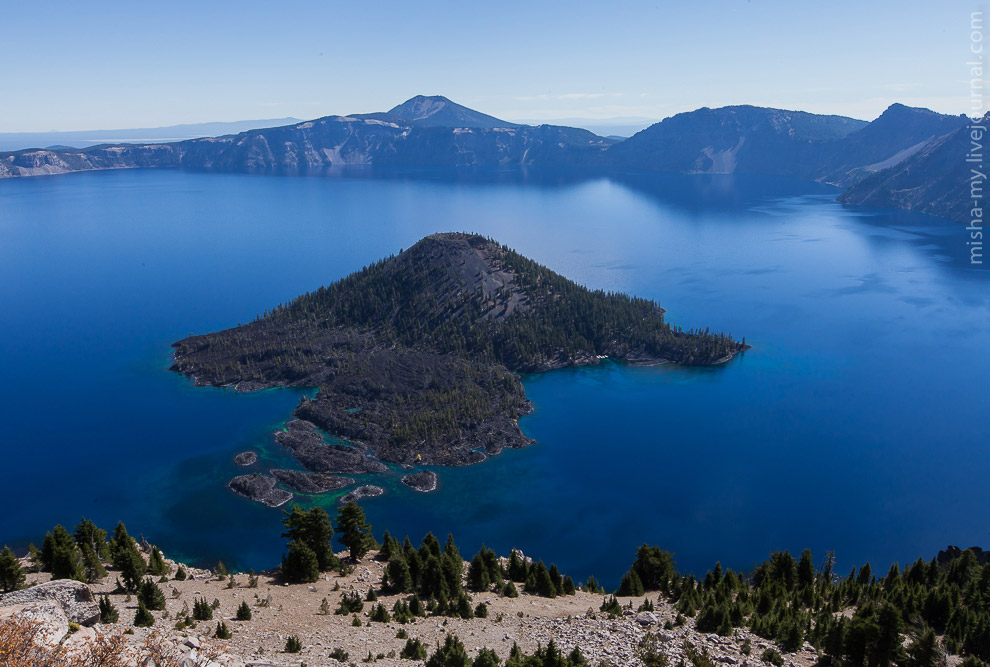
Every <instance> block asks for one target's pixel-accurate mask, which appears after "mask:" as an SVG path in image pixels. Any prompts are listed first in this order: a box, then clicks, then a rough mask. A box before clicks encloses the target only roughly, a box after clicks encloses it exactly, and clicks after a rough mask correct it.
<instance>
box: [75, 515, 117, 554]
mask: <svg viewBox="0 0 990 667" xmlns="http://www.w3.org/2000/svg"><path fill="white" fill-rule="evenodd" d="M72 536H73V537H74V538H75V540H76V544H77V545H78V546H79V548H80V549H81V550H83V551H85V549H86V547H89V548H90V549H92V551H93V553H94V554H96V557H97V559H99V560H110V545H109V544H108V543H107V531H105V530H101V529H100V528H98V527H97V526H96V524H94V523H93V522H92V521H88V520H87V519H85V518H83V519H82V520H81V521H80V522H79V525H78V526H76V529H75V530H74V531H73V532H72Z"/></svg>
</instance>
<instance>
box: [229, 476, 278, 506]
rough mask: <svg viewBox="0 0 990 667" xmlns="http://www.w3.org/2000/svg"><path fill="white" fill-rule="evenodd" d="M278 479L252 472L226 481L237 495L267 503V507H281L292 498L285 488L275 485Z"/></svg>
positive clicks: (263, 503)
mask: <svg viewBox="0 0 990 667" xmlns="http://www.w3.org/2000/svg"><path fill="white" fill-rule="evenodd" d="M277 483H278V480H276V479H275V478H274V477H270V476H269V475H262V474H260V473H254V474H252V475H240V476H239V477H235V478H234V479H232V480H230V481H229V482H227V487H228V488H229V489H230V490H231V491H233V492H234V493H236V494H237V495H239V496H244V497H245V498H249V499H250V500H254V501H256V502H259V503H261V504H262V505H268V506H269V507H281V506H282V505H284V504H285V503H287V502H289V501H290V500H292V494H291V493H289V492H288V491H286V490H285V489H280V488H278V487H277V486H276V484H277Z"/></svg>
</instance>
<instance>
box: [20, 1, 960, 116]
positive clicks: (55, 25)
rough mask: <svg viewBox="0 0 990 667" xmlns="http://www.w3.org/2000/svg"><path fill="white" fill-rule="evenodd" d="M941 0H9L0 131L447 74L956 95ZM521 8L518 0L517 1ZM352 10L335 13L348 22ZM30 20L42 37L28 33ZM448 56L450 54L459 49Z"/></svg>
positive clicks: (675, 92) (407, 83)
mask: <svg viewBox="0 0 990 667" xmlns="http://www.w3.org/2000/svg"><path fill="white" fill-rule="evenodd" d="M949 6H950V7H952V8H954V9H950V10H949V11H946V8H947V5H946V3H942V4H939V5H932V4H931V3H923V2H908V3H896V4H895V3H870V4H869V5H866V4H864V3H855V4H854V3H852V2H838V3H832V4H830V5H828V6H827V8H823V7H822V6H817V5H816V6H807V5H800V6H798V5H793V4H791V3H785V2H776V1H771V2H767V1H761V0H756V1H753V2H736V1H728V0H727V1H724V2H720V3H718V4H717V5H715V6H711V5H705V6H691V5H669V4H665V5H661V6H655V5H653V4H651V3H646V2H630V3H625V4H623V5H622V6H620V7H617V8H610V10H609V13H608V14H606V15H603V14H602V11H601V7H600V5H597V4H592V3H569V4H566V5H563V4H555V3H542V4H538V5H532V4H525V5H523V4H522V3H518V5H517V4H515V3H513V2H509V3H504V4H503V5H502V6H501V7H502V10H501V11H492V10H490V9H489V8H486V7H476V6H463V5H460V4H456V5H455V4H454V3H449V2H437V3H433V4H432V5H431V7H429V8H424V9H422V10H420V11H417V12H409V11H408V10H407V8H406V7H405V6H404V5H399V4H396V3H391V2H386V3H384V4H383V5H380V6H376V7H374V8H369V7H365V6H362V5H336V4H323V3H315V2H309V1H308V0H307V1H303V2H295V3H292V4H290V5H288V6H284V7H280V10H281V12H282V14H283V15H285V16H295V17H305V20H293V21H282V22H280V21H277V20H276V21H273V20H272V16H271V13H270V11H269V8H268V7H267V6H266V5H261V4H260V3H254V2H248V3H245V4H244V5H243V6H242V8H241V9H242V10H241V11H239V12H238V13H236V14H234V13H230V12H228V11H225V10H224V9H223V8H218V7H215V6H210V5H202V3H196V4H194V3H191V2H187V1H184V0H181V1H179V2H176V3H171V4H169V5H168V6H141V7H140V8H138V7H134V6H132V5H129V4H127V3H119V2H109V3H104V4H103V5H101V9H100V10H98V11H94V10H93V9H91V8H90V7H88V6H82V5H75V4H68V3H66V4H65V5H63V6H61V7H59V9H58V11H52V10H51V9H50V7H49V6H39V5H32V4H29V3H26V4H19V5H14V6H11V7H9V8H7V11H6V12H5V28H6V30H5V34H6V36H7V38H8V48H9V50H11V51H12V52H13V53H31V54H32V55H31V57H30V58H22V59H18V61H17V63H16V66H10V67H6V68H3V70H2V71H0V86H2V89H3V90H4V91H5V95H4V96H3V98H2V99H0V119H2V120H0V132H49V131H53V130H57V131H62V132H66V131H83V130H92V129H94V128H137V127H162V126H170V125H178V124H188V123H201V122H223V121H225V120H229V119H244V118H272V117H289V116H291V117H296V118H305V119H310V118H317V117H321V116H326V115H332V114H342V113H366V112H374V111H383V110H387V109H389V108H391V107H392V106H394V105H395V104H398V103H399V102H401V101H402V100H405V99H408V98H409V97H412V96H413V95H416V94H442V95H444V96H446V97H448V98H450V99H452V100H454V101H456V102H458V103H460V104H463V105H465V106H468V107H471V108H474V109H478V110H480V111H483V112H485V113H488V114H491V115H494V116H497V117H499V118H503V119H505V120H516V119H530V120H534V121H543V122H546V121H550V120H555V119H561V118H583V119H589V120H594V119H600V120H606V119H611V118H615V117H639V118H653V119H656V120H660V119H661V118H665V117H667V116H671V115H674V114H676V113H679V112H682V111H689V110H692V109H697V108H700V107H712V108H714V107H721V106H727V105H736V104H752V105H756V106H767V107H776V108H782V109H790V110H799V111H808V112H811V113H825V114H838V115H844V116H850V117H853V118H861V119H864V120H870V119H872V118H875V117H877V116H878V115H879V114H880V113H881V112H882V111H883V110H884V109H886V108H887V107H888V106H889V105H890V104H891V103H894V102H900V103H902V104H905V105H908V106H921V107H926V108H930V109H933V110H934V111H939V112H942V113H950V114H960V113H972V110H971V109H970V108H969V78H970V73H969V71H968V68H967V67H966V64H965V63H966V61H967V58H968V56H969V48H970V42H969V25H970V14H971V12H973V11H976V10H978V9H979V6H977V5H972V4H970V3H968V2H965V3H964V2H961V1H960V0H956V1H954V2H952V3H949ZM521 17H524V18H521ZM345 27H346V29H345ZM39 35H40V36H43V37H44V41H45V45H46V48H45V49H38V48H37V40H38V39H39ZM453 56H456V57H453Z"/></svg>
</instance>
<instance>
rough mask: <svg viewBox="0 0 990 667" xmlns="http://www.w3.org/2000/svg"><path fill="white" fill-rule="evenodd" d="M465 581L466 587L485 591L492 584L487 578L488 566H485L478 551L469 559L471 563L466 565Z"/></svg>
mask: <svg viewBox="0 0 990 667" xmlns="http://www.w3.org/2000/svg"><path fill="white" fill-rule="evenodd" d="M467 581H468V588H470V589H471V590H472V591H479V592H481V591H487V590H488V589H489V587H491V585H492V582H491V580H490V579H489V578H488V568H487V567H486V566H485V562H484V560H482V557H481V554H480V553H478V554H475V556H474V558H472V559H471V565H470V566H468V574H467Z"/></svg>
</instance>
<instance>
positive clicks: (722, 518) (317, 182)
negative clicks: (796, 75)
mask: <svg viewBox="0 0 990 667" xmlns="http://www.w3.org/2000/svg"><path fill="white" fill-rule="evenodd" d="M835 194H836V191H835V190H834V189H832V188H830V187H827V186H823V185H820V184H815V183H807V182H801V181H794V180H787V179H779V178H763V177H739V176H736V177H731V176H717V177H712V176H658V175H625V176H611V177H601V176H590V175H587V176H583V175H580V174H574V173H565V172H554V173H549V172H535V173H534V172H530V173H522V172H494V173H473V172H467V173H457V174H452V173H442V172H429V173H407V174H389V175H378V177H374V178H373V177H370V176H369V175H368V174H356V175H342V176H339V177H330V178H327V177H312V178H311V177H277V176H251V175H220V174H197V173H185V172H174V171H151V170H147V171H119V172H106V173H84V174H74V175H69V176H60V177H51V178H35V179H12V180H5V181H0V331H2V333H0V368H2V370H3V383H2V384H0V411H2V413H0V415H2V423H3V433H2V435H0V451H2V457H0V461H2V462H0V506H2V507H4V508H5V509H4V512H3V513H2V514H0V542H6V543H10V544H11V545H19V546H24V545H25V544H26V543H27V541H29V540H34V541H38V540H39V539H40V537H41V535H43V532H44V530H45V529H46V528H47V527H49V526H51V525H52V524H54V523H56V522H62V523H66V524H71V525H74V524H75V523H76V522H77V521H78V519H79V517H80V516H82V515H85V516H86V517H88V518H91V519H93V520H95V521H97V522H98V523H101V524H103V525H105V526H106V527H109V528H112V526H113V524H114V522H116V520H117V519H122V520H124V521H125V522H126V523H127V524H128V527H129V528H130V529H131V531H132V532H133V533H144V534H145V535H146V536H147V537H148V538H149V539H151V540H152V541H154V542H156V543H158V544H160V545H161V546H162V548H163V549H164V550H165V551H166V553H167V554H168V555H170V556H175V557H180V558H183V559H187V560H189V561H195V562H215V561H216V560H217V559H218V558H223V559H224V561H225V562H227V563H228V564H232V565H233V566H235V567H239V568H244V569H246V568H248V567H254V568H257V569H261V568H266V567H270V566H272V565H274V564H276V563H277V562H278V560H279V558H280V555H281V552H282V540H281V538H280V537H279V532H280V523H279V521H280V517H281V514H280V512H279V510H271V509H267V508H264V507H262V506H260V505H257V504H254V503H251V502H249V501H246V500H244V499H241V498H238V497H236V496H234V495H233V494H232V493H231V492H229V491H228V490H227V489H226V488H224V483H225V482H226V480H227V479H229V478H230V477H231V476H233V475H234V474H237V471H238V469H237V467H236V466H234V464H233V463H232V461H231V458H232V456H233V454H235V453H236V452H239V451H242V450H244V449H248V448H252V447H253V448H256V449H259V450H260V451H262V453H263V456H264V463H265V464H266V465H267V464H268V463H269V462H271V463H278V464H280V465H282V464H285V463H286V462H287V461H286V459H285V456H284V454H283V453H281V452H279V451H278V450H277V448H276V447H274V446H273V445H272V444H271V442H270V438H269V434H270V432H271V430H272V429H274V428H277V427H278V426H279V425H280V424H281V423H282V422H284V420H285V419H286V418H288V417H289V414H290V412H291V410H292V408H293V407H294V406H295V404H296V401H297V400H298V397H299V392H298V391H293V390H281V391H269V392H262V393H258V394H235V393H234V392H231V391H222V390H216V389H202V388H194V387H192V386H191V385H190V384H189V383H188V382H187V381H186V380H185V379H184V378H181V377H178V376H176V375H175V374H172V373H170V372H168V371H167V370H166V369H167V367H168V365H169V363H170V348H169V345H170V343H172V342H173V341H175V340H177V339H179V338H182V337H184V336H186V335H188V334H189V333H191V332H204V331H208V330H214V329H218V328H224V327H228V326H233V325H236V324H237V323H238V322H245V321H248V320H250V319H252V318H253V317H255V315H256V314H257V313H259V312H261V311H263V310H264V309H265V308H268V307H271V306H272V305H274V304H277V303H279V302H283V301H286V300H287V299H289V298H291V297H293V296H295V295H296V294H298V293H301V292H304V291H307V290H310V289H313V288H315V287H317V286H319V285H321V284H324V283H327V282H331V281H333V280H335V279H337V278H340V277H342V276H344V275H346V274H348V273H350V272H352V271H354V270H357V269H359V268H361V267H362V266H363V265H365V264H367V263H369V262H372V261H374V260H376V259H378V258H380V257H382V256H384V255H387V254H389V253H393V252H396V251H398V249H399V248H403V247H409V246H410V245H412V244H413V243H414V242H415V241H416V240H417V239H419V238H420V237H422V236H424V235H426V234H429V233H432V232H437V231H453V230H465V231H477V232H480V233H483V234H487V235H491V236H493V237H495V238H497V239H498V240H499V241H501V242H503V243H506V244H508V245H510V246H512V247H514V248H516V249H517V250H519V251H520V252H522V253H524V254H525V255H528V256H530V257H533V258H535V259H537V260H538V261H540V262H541V263H543V264H546V265H548V266H549V267H551V268H553V269H555V270H557V271H558V272H560V273H562V274H564V275H565V276H567V277H569V278H571V279H573V280H576V281H578V282H580V283H583V284H586V285H588V286H591V287H594V288H603V289H607V290H620V291H625V292H629V293H632V294H636V295H639V296H644V297H650V298H655V299H657V300H658V301H659V302H660V303H661V304H662V305H663V306H664V307H665V308H667V310H668V317H669V319H670V320H671V321H673V322H675V323H677V324H680V325H682V326H683V327H685V328H688V327H695V326H702V327H704V326H710V327H712V328H713V329H723V330H728V331H731V332H732V333H733V334H734V335H735V336H737V337H742V336H745V337H746V340H747V342H748V343H749V344H751V345H752V346H753V349H752V350H750V351H748V352H746V353H745V355H743V356H741V357H739V358H737V359H735V360H733V361H732V362H731V363H729V364H727V365H724V366H720V367H716V368H704V369H697V368H677V367H673V366H662V367H654V368H629V367H623V366H620V365H617V364H613V363H606V364H603V365H601V366H599V367H594V368H581V369H575V370H563V371H557V372H553V373H548V374H544V375H540V376H533V377H527V378H525V385H526V390H527V393H528V395H529V396H530V398H531V399H532V401H533V403H534V404H535V407H536V410H535V412H534V413H533V414H532V415H530V416H527V417H525V418H524V419H523V420H522V425H523V428H524V430H525V431H526V433H527V434H529V435H530V436H532V437H533V438H535V439H536V440H537V441H538V444H537V445H535V446H533V447H531V448H528V449H525V450H521V451H508V452H505V453H504V454H502V455H499V456H497V457H495V458H493V459H492V460H490V461H488V462H486V463H484V464H481V465H478V466H472V467H469V468H460V469H442V470H440V473H441V486H440V490H439V491H437V492H436V493H433V494H429V495H424V494H418V493H415V492H413V491H411V490H408V489H405V488H404V487H402V486H401V485H396V484H395V483H394V480H392V481H390V483H389V484H388V485H387V486H388V493H386V495H384V496H382V497H379V498H374V499H368V500H366V501H364V506H365V509H366V511H367V512H368V514H369V517H370V519H371V521H372V523H373V524H374V526H375V528H376V530H377V531H378V532H380V531H381V530H383V529H385V528H388V529H390V530H391V531H392V533H393V534H397V535H399V536H400V537H401V536H402V535H405V534H407V533H408V534H410V535H411V536H412V537H413V539H414V540H418V539H419V538H420V537H421V536H422V535H423V533H425V532H426V531H427V530H432V531H434V532H435V533H438V534H440V535H441V536H442V535H444V534H446V533H447V532H452V533H453V534H454V535H455V537H456V538H457V540H458V543H459V545H460V546H461V548H462V551H463V552H464V553H466V554H470V553H473V552H474V550H475V549H477V547H478V546H480V544H481V543H482V542H483V541H484V542H487V544H488V545H489V546H491V547H493V548H495V549H496V550H498V551H501V552H506V551H507V550H508V549H509V548H510V547H512V546H517V547H520V548H522V549H523V550H524V551H525V552H526V553H528V554H531V555H536V556H539V557H542V558H544V559H546V560H547V561H548V562H549V561H555V562H557V563H558V564H559V565H560V566H561V568H562V570H563V571H565V572H567V573H570V574H572V575H573V576H574V577H575V578H576V579H584V578H585V577H586V576H587V575H589V574H595V575H596V576H598V577H599V579H601V580H603V581H605V582H606V583H609V584H615V583H617V582H618V578H619V576H620V575H621V573H622V572H623V571H624V570H625V569H626V567H627V566H628V564H629V562H630V560H631V558H632V555H633V552H634V549H635V547H636V546H637V545H638V544H640V543H642V542H644V541H645V542H650V543H656V544H660V545H662V546H664V547H666V548H668V549H671V550H672V551H674V552H675V554H676V559H677V561H678V564H679V565H680V566H681V567H682V568H683V569H689V570H695V571H701V572H703V571H704V570H705V569H707V568H708V567H710V566H711V565H712V564H714V562H715V560H718V559H720V560H721V561H722V563H723V564H724V565H728V566H732V567H736V568H741V569H747V568H749V567H750V566H751V565H752V564H753V563H754V562H756V561H758V560H761V559H762V558H764V557H765V556H766V555H767V554H768V553H769V552H770V551H772V550H775V549H785V548H786V549H791V550H792V551H799V550H801V549H802V548H805V547H809V548H811V549H812V550H813V551H815V553H816V555H818V556H821V555H823V554H824V552H825V551H826V550H835V551H836V553H837V556H838V559H839V563H840V565H843V566H845V567H847V568H848V567H849V566H851V565H852V564H853V563H860V562H862V561H865V560H871V561H872V562H873V563H874V565H875V566H879V567H881V568H885V567H886V566H887V565H888V564H889V563H890V562H891V561H894V560H899V561H905V560H913V559H914V558H916V557H918V556H925V557H931V556H932V555H934V553H935V552H936V551H937V550H938V549H940V548H942V547H944V546H946V545H947V544H950V543H951V544H959V545H961V546H964V547H965V546H970V545H972V544H980V545H982V546H984V547H986V546H990V484H988V483H987V480H988V479H990V456H988V455H987V450H988V444H990V438H988V437H987V414H990V410H988V407H990V406H988V402H990V400H988V397H990V391H988V382H987V380H988V376H990V355H988V343H990V290H988V287H990V273H988V272H986V271H983V270H977V269H973V268H971V267H970V266H969V265H968V250H967V248H966V247H965V241H966V238H965V235H964V233H963V231H962V230H961V229H960V228H958V227H956V226H954V225H951V224H950V223H947V222H944V221H941V220H937V219H934V218H929V217H926V216H921V215H916V214H910V213H903V212H883V211H869V210H865V209H859V210H852V209H847V208H843V207H841V206H839V205H837V204H836V203H835V202H834V201H833V199H834V196H835ZM302 500H304V502H307V503H312V502H318V500H317V499H314V498H312V497H303V498H302ZM324 502H325V503H326V504H327V506H328V507H330V508H331V509H332V508H333V504H334V502H333V499H332V498H330V499H328V500H325V501H324Z"/></svg>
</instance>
